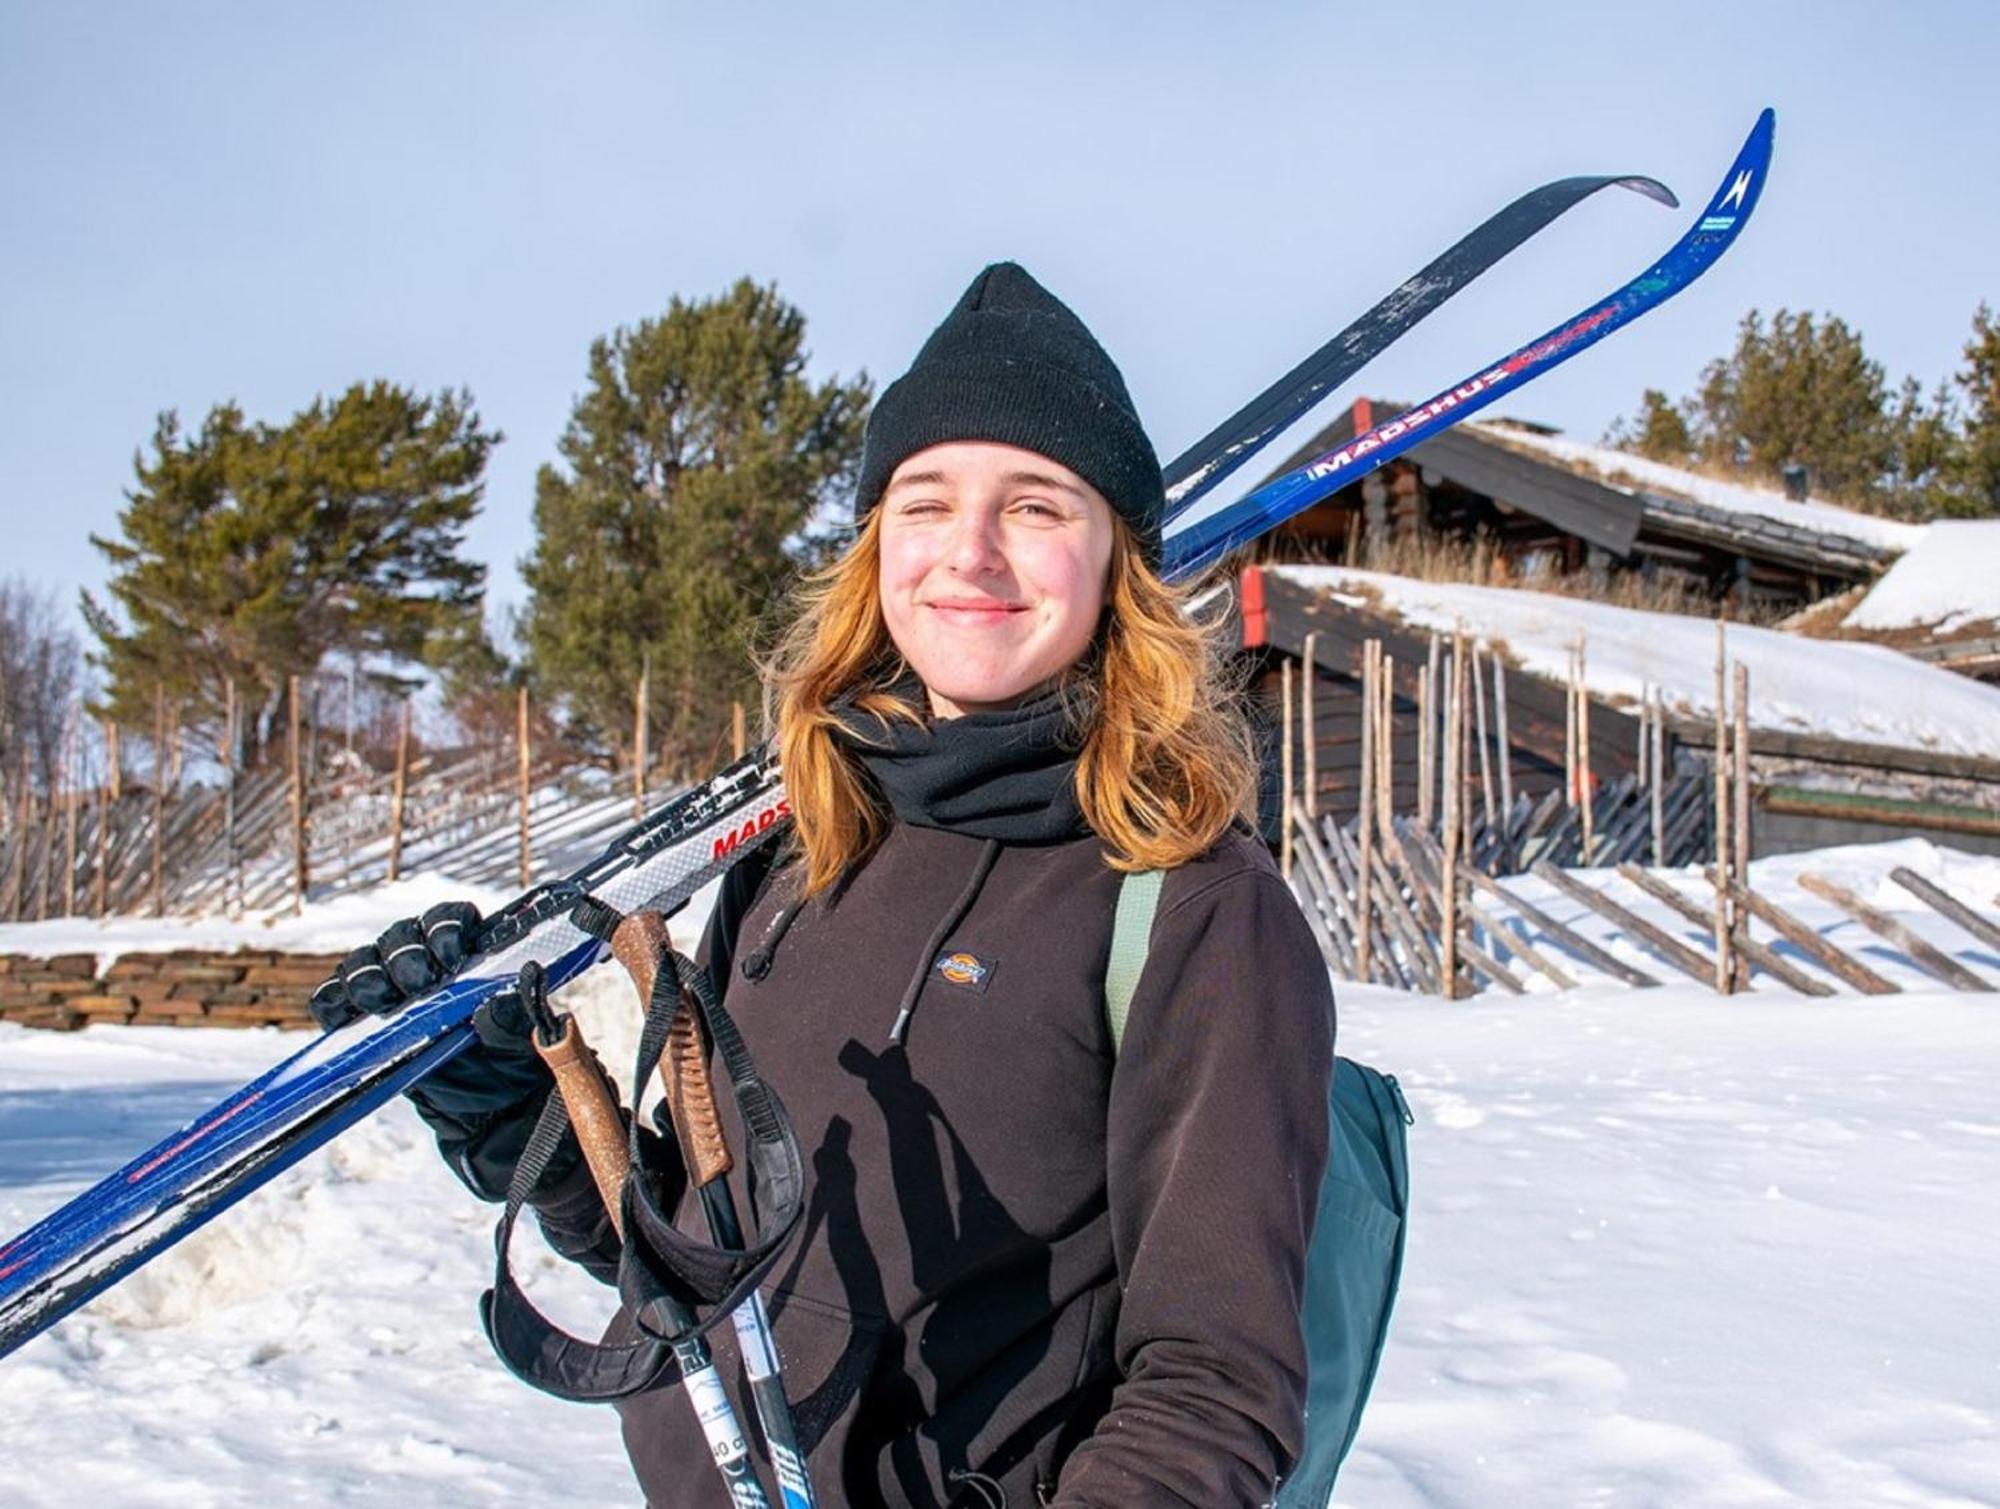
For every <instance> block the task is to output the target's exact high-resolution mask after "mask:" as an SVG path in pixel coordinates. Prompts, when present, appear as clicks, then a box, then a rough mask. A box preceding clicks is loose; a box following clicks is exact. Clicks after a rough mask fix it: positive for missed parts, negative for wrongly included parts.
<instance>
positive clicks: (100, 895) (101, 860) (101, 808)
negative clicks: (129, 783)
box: [90, 718, 118, 917]
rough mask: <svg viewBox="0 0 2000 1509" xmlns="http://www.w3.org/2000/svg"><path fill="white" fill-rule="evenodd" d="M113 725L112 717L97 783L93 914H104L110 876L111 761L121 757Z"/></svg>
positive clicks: (92, 887)
mask: <svg viewBox="0 0 2000 1509" xmlns="http://www.w3.org/2000/svg"><path fill="white" fill-rule="evenodd" d="M113 728H114V725H113V724H112V722H111V720H110V719H109V718H106V719H105V720H104V749H105V770H104V778H103V779H102V780H100V781H99V782H98V783H97V832H96V834H95V835H93V837H94V839H95V842H96V850H97V852H96V854H95V856H94V857H93V858H92V860H91V871H92V873H91V877H90V914H91V916H93V917H102V916H103V915H104V909H105V907H106V905H107V904H108V896H109V891H110V886H111V879H110V876H108V875H107V874H106V873H105V868H104V866H105V862H106V860H108V859H109V858H110V857H111V796H112V791H111V771H112V769H113V768H114V767H113V765H112V762H113V761H115V760H116V759H117V757H118V752H117V745H116V743H115V742H114V740H113V739H112V731H113Z"/></svg>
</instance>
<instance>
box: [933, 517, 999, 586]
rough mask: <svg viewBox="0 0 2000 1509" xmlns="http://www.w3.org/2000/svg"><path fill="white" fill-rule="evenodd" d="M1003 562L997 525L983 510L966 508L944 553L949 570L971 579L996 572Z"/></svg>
mask: <svg viewBox="0 0 2000 1509" xmlns="http://www.w3.org/2000/svg"><path fill="white" fill-rule="evenodd" d="M1004 559H1005V557H1004V554H1003V552H1002V551H1001V548H1000V521H999V520H998V519H996V518H994V517H993V516H992V515H990V514H988V513H987V512H986V511H985V510H983V509H976V508H969V509H967V510H966V511H965V512H964V513H962V514H960V515H959V518H958V522H957V526H956V528H954V529H953V531H952V536H951V546H950V549H949V550H948V551H947V552H946V560H947V562H948V563H949V564H950V566H951V569H952V570H954V571H956V572H958V573H959V574H961V575H974V574H977V573H980V572H985V571H991V570H994V569H996V568H997V567H998V566H999V565H1000V564H1001V563H1002V561H1003V560H1004Z"/></svg>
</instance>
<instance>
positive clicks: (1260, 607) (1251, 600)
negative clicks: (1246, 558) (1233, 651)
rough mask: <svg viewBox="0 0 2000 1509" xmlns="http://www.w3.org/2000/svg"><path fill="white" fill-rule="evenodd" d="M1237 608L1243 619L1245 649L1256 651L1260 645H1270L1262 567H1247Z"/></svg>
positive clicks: (1244, 570) (1244, 569)
mask: <svg viewBox="0 0 2000 1509" xmlns="http://www.w3.org/2000/svg"><path fill="white" fill-rule="evenodd" d="M1237 607H1238V609H1239V610H1240V613H1241V616H1242V619H1243V648H1244V649H1246V650H1254V649H1255V648H1256V647H1257V646H1258V645H1261V644H1268V643H1269V642H1270V639H1269V630H1268V628H1267V626H1266V624H1265V620H1264V571H1263V568H1262V567H1260V566H1245V567H1244V568H1243V578H1242V582H1241V585H1240V587H1239V589H1238V593H1237Z"/></svg>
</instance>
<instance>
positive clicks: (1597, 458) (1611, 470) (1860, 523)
mask: <svg viewBox="0 0 2000 1509" xmlns="http://www.w3.org/2000/svg"><path fill="white" fill-rule="evenodd" d="M1466 428H1468V429H1471V430H1476V431H1477V432H1478V433H1479V434H1481V435H1483V436H1484V437H1485V438H1487V439H1489V440H1493V441H1497V442H1499V443H1501V444H1505V445H1511V446H1514V447H1516V448H1517V449H1521V450H1528V451H1535V452H1538V453H1540V454H1542V455H1544V456H1547V457H1549V458H1550V459H1551V460H1554V461H1556V462H1559V463H1562V464H1563V465H1565V466H1567V467H1568V469H1569V470H1571V471H1584V472H1588V473H1589V474H1591V475H1593V476H1594V477H1596V479H1597V480H1598V481H1600V482H1603V483H1605V484H1606V485H1607V486H1612V487H1617V488H1619V489H1620V490H1622V491H1624V492H1633V493H1649V492H1652V493H1665V494H1667V495H1668V496H1671V497H1679V498H1687V499H1689V500H1691V501H1693V502H1696V503H1705V504H1707V505H1708V506H1709V507H1711V508H1722V509H1727V510H1729V511H1730V512H1732V513H1747V514H1756V515H1758V516H1759V517H1762V518H1766V519H1771V520H1774V521H1776V522H1777V523H1780V524H1790V525H1792V526H1794V527H1795V528H1799V529H1815V530H1818V531H1819V532H1820V533H1822V534H1834V535H1842V536H1845V537H1846V538H1848V539H1850V540H1859V541H1861V542H1862V543H1863V544H1867V545H1874V546H1876V547H1878V548H1880V549H1884V550H1899V551H1900V550H1908V549H1910V548H1912V547H1913V546H1914V545H1915V544H1916V543H1917V541H1919V540H1920V539H1922V538H1923V536H1924V531H1925V529H1927V528H1928V527H1929V526H1928V525H1924V524H1905V523H1903V522H1901V521H1900V520H1897V519H1884V518H1880V517H1878V516H1877V515H1875V514H1868V513H1859V512H1857V511H1856V510H1854V509H1851V508H1842V507H1841V506H1840V505H1839V504H1837V503H1828V502H1826V501H1824V500H1811V501H1808V502H1805V503H1794V502H1793V501H1792V500H1791V499H1790V498H1788V497H1786V496H1785V495H1784V494H1783V493H1781V492H1777V491H1775V490H1773V489H1771V488H1766V487H1754V486H1751V485H1750V484H1748V483H1744V482H1723V481H1720V480H1718V479H1717V478H1714V477H1704V476H1702V475H1701V474H1700V473H1699V472H1691V471H1688V470H1686V469H1685V468H1683V467H1678V466H1669V465H1667V464H1666V463H1665V462H1663V461H1648V460H1647V459H1646V458H1645V457H1644V456H1635V455H1632V454H1631V453H1630V452H1627V451H1618V450H1613V449H1611V448H1610V447H1609V446H1603V445H1590V444H1588V443H1586V442H1584V441H1581V440H1571V439H1569V438H1567V437H1566V436H1562V435H1549V434H1544V433H1541V432H1539V431H1535V430H1531V429H1527V428H1524V427H1520V426H1516V425H1511V424H1504V423H1493V422H1491V421H1489V422H1486V423H1473V424H1468V425H1467V426H1466Z"/></svg>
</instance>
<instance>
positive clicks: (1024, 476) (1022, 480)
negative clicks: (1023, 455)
mask: <svg viewBox="0 0 2000 1509" xmlns="http://www.w3.org/2000/svg"><path fill="white" fill-rule="evenodd" d="M1001 480H1002V481H1005V482H1010V483H1012V484H1013V485H1014V486H1016V487H1053V488H1055V489H1057V490H1058V491H1059V492H1066V493H1074V494H1075V495H1076V496H1077V497H1079V498H1080V497H1082V496H1083V489H1082V488H1080V487H1078V486H1077V485H1076V484H1075V483H1074V482H1065V481H1063V479H1062V478H1060V477H1055V476H1051V475H1050V474H1049V473H1047V472H1009V473H1007V475H1006V476H1005V477H1004V478H1002V479H1001Z"/></svg>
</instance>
